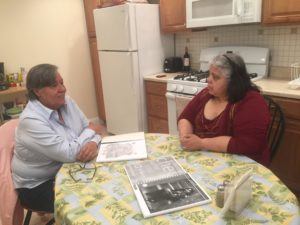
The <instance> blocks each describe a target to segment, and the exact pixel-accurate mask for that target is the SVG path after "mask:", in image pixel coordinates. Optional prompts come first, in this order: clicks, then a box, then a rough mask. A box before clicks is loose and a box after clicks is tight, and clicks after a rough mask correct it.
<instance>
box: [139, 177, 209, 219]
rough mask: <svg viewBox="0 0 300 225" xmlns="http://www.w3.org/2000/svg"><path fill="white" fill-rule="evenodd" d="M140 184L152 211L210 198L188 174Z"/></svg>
mask: <svg viewBox="0 0 300 225" xmlns="http://www.w3.org/2000/svg"><path fill="white" fill-rule="evenodd" d="M163 182H164V183H162V181H159V182H153V183H148V184H147V183H145V184H141V185H139V186H138V187H139V189H140V191H141V193H142V195H143V197H144V199H145V201H146V204H147V206H148V208H149V211H150V212H151V213H155V212H159V211H163V210H168V209H172V208H178V207H181V206H186V205H191V204H194V203H197V202H201V201H204V200H208V199H209V198H208V196H207V195H206V194H205V193H203V191H201V189H200V188H199V187H198V185H197V184H196V183H195V182H194V181H193V180H192V179H191V177H190V176H189V175H188V174H184V175H180V176H178V177H175V178H168V179H164V180H163Z"/></svg>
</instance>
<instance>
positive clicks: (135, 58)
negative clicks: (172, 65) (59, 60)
mask: <svg viewBox="0 0 300 225" xmlns="http://www.w3.org/2000/svg"><path fill="white" fill-rule="evenodd" d="M94 19H95V26H96V37H97V46H98V53H99V62H100V70H101V79H102V87H103V96H104V105H105V113H106V123H107V129H108V131H109V132H111V133H113V134H122V133H130V132H137V131H147V119H146V102H145V93H144V81H143V77H144V76H145V75H150V74H154V73H159V72H162V70H163V61H164V58H165V57H168V56H172V55H174V40H173V36H172V35H163V34H161V32H160V25H159V7H158V5H157V4H136V3H126V4H123V5H118V6H112V7H107V8H100V9H95V10H94Z"/></svg>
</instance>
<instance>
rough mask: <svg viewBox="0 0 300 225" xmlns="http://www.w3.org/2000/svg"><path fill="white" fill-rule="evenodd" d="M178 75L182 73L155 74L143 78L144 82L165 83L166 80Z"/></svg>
mask: <svg viewBox="0 0 300 225" xmlns="http://www.w3.org/2000/svg"><path fill="white" fill-rule="evenodd" d="M178 74H182V72H178V73H156V74H151V75H147V76H144V80H149V81H154V82H164V83H166V82H167V80H168V79H171V78H173V77H175V76H176V75H178Z"/></svg>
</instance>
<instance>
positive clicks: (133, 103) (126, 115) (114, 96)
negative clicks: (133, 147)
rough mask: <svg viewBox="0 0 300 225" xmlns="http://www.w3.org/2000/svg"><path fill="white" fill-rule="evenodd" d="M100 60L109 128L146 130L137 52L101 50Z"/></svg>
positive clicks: (114, 129) (119, 132) (109, 129)
mask: <svg viewBox="0 0 300 225" xmlns="http://www.w3.org/2000/svg"><path fill="white" fill-rule="evenodd" d="M99 61H100V67H101V79H102V86H103V96H104V105H105V112H106V123H107V129H108V131H109V132H111V133H113V134H123V133H129V132H137V131H143V129H144V127H143V118H142V110H141V108H142V106H143V103H142V102H141V95H143V94H144V93H143V92H141V91H140V90H142V89H141V88H140V80H139V79H140V76H139V74H138V65H137V63H138V62H137V61H138V58H137V52H107V51H100V52H99Z"/></svg>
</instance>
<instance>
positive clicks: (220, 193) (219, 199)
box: [216, 184, 225, 208]
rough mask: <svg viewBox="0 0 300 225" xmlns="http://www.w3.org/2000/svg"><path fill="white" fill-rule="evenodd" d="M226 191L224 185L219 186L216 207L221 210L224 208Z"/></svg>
mask: <svg viewBox="0 0 300 225" xmlns="http://www.w3.org/2000/svg"><path fill="white" fill-rule="evenodd" d="M224 190H225V187H224V185H223V184H219V185H218V187H217V194H216V205H217V206H218V207H220V208H223V206H224Z"/></svg>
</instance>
